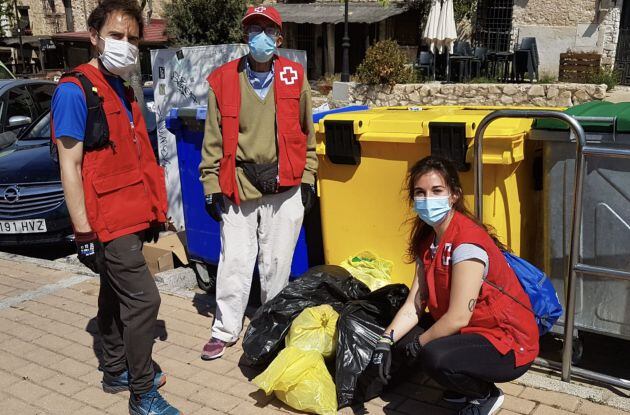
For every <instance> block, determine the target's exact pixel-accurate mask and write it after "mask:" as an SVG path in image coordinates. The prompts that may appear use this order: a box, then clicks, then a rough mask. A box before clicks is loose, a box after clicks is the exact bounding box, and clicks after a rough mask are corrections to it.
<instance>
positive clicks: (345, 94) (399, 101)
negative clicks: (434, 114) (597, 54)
mask: <svg viewBox="0 0 630 415" xmlns="http://www.w3.org/2000/svg"><path fill="white" fill-rule="evenodd" d="M605 96H606V85H592V84H570V83H558V84H543V85H539V84H533V85H532V84H450V85H442V84H437V83H436V84H406V85H395V86H393V87H390V86H386V85H364V84H355V83H348V84H344V83H341V82H337V83H335V86H334V90H333V97H334V101H333V106H341V105H346V104H348V103H357V104H361V105H369V106H399V105H403V106H404V105H500V106H503V105H506V106H507V105H510V106H540V107H545V106H552V107H555V106H560V107H570V106H573V105H578V104H582V103H585V102H589V101H594V100H602V99H603V98H604V97H605Z"/></svg>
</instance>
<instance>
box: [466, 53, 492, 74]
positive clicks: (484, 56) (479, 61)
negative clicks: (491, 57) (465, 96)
mask: <svg viewBox="0 0 630 415" xmlns="http://www.w3.org/2000/svg"><path fill="white" fill-rule="evenodd" d="M487 75H488V48H486V47H483V46H477V47H476V48H475V51H474V52H473V58H472V61H471V75H470V76H471V77H472V78H477V77H481V76H487Z"/></svg>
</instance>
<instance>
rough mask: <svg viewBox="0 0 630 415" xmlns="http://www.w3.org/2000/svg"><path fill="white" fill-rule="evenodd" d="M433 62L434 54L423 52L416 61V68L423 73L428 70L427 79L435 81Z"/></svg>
mask: <svg viewBox="0 0 630 415" xmlns="http://www.w3.org/2000/svg"><path fill="white" fill-rule="evenodd" d="M433 62H434V61H433V53H431V52H427V51H421V52H420V56H418V60H417V61H416V68H417V69H419V70H420V72H422V73H423V71H425V70H426V74H427V75H426V76H427V78H431V79H435V65H434V63H433Z"/></svg>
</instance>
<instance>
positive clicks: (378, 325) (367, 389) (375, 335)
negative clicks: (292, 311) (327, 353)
mask: <svg viewBox="0 0 630 415" xmlns="http://www.w3.org/2000/svg"><path fill="white" fill-rule="evenodd" d="M408 294H409V289H408V288H407V287H406V286H405V285H403V284H393V285H387V286H385V287H383V288H380V289H378V290H376V291H374V292H372V293H370V294H368V295H366V296H365V297H363V298H362V299H361V300H358V301H352V302H350V303H348V304H346V306H345V307H344V309H343V311H342V313H341V315H340V316H339V320H338V321H337V333H338V334H337V336H338V337H337V339H338V341H337V360H336V364H335V369H336V370H335V384H336V386H337V401H338V404H339V408H343V407H345V406H350V405H352V404H354V403H361V402H365V401H367V400H370V399H372V398H374V397H376V396H378V395H379V394H380V393H381V392H382V390H383V386H384V385H383V384H382V382H380V380H378V379H375V378H373V377H361V382H359V381H358V380H359V378H360V375H361V374H362V372H363V371H364V370H365V368H366V367H367V366H368V364H369V363H370V359H371V357H372V351H373V350H374V347H375V346H376V343H377V342H378V339H379V338H380V337H381V335H382V334H383V330H385V327H387V326H388V325H389V323H391V321H392V320H393V319H394V316H395V315H396V313H397V312H398V310H399V309H400V307H401V306H402V305H403V303H404V302H405V300H406V299H407V295H408Z"/></svg>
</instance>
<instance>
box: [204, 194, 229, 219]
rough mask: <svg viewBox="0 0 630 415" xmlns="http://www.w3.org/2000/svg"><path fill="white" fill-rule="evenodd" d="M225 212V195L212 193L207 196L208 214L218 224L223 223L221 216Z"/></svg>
mask: <svg viewBox="0 0 630 415" xmlns="http://www.w3.org/2000/svg"><path fill="white" fill-rule="evenodd" d="M224 210H225V204H224V203H223V193H212V194H211V195H206V212H208V215H210V217H211V218H212V219H214V220H216V221H217V222H221V214H222V213H223V212H224Z"/></svg>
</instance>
